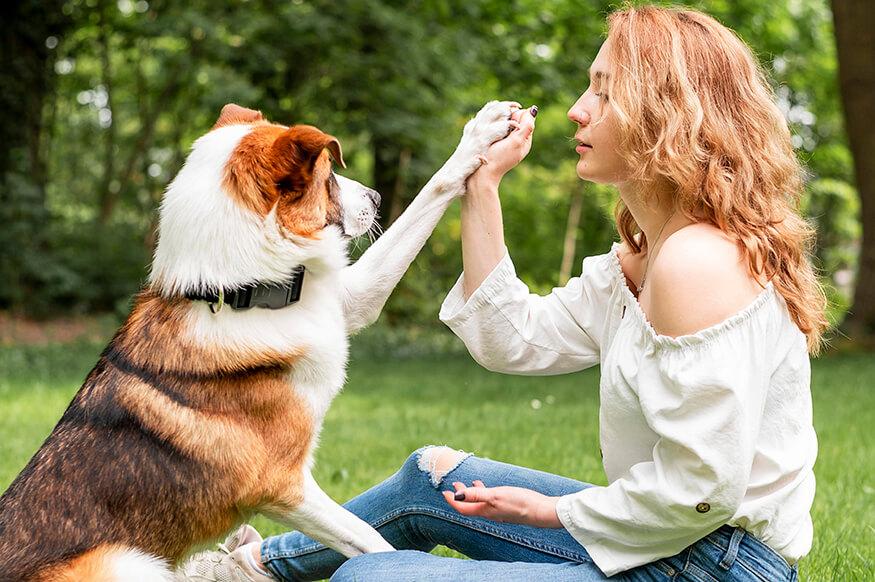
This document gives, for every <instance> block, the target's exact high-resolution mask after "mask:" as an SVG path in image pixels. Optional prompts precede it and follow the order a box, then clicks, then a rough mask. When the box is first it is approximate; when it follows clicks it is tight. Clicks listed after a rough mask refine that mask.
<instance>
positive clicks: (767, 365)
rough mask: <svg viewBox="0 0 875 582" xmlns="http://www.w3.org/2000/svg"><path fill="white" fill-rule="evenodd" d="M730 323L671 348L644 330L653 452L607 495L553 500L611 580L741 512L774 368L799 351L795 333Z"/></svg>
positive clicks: (643, 382) (643, 369)
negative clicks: (791, 350)
mask: <svg viewBox="0 0 875 582" xmlns="http://www.w3.org/2000/svg"><path fill="white" fill-rule="evenodd" d="M736 317H737V318H738V320H736V321H728V322H724V323H725V325H722V326H718V327H717V328H711V329H709V330H706V331H705V332H699V334H696V335H694V336H685V337H682V338H677V339H675V338H668V337H665V336H656V335H655V334H653V333H652V329H650V328H647V329H646V331H647V332H648V333H645V334H644V335H649V336H650V337H649V338H647V339H644V340H642V342H644V343H646V344H647V346H648V347H646V348H645V349H644V356H643V358H642V359H641V360H640V361H639V364H638V369H637V378H638V386H637V388H636V389H637V391H638V394H637V401H638V402H639V406H640V414H641V416H642V417H643V420H644V422H646V425H647V426H648V427H649V429H650V431H652V433H653V434H655V444H654V445H653V448H652V453H650V454H647V455H646V456H647V457H648V458H647V459H646V460H641V461H640V462H636V463H632V464H631V465H630V466H629V468H628V469H627V470H625V471H624V472H623V474H621V475H619V476H617V478H615V479H613V480H612V481H611V483H610V484H609V485H608V486H606V487H592V488H588V489H585V490H583V491H580V492H579V493H576V494H572V495H568V496H565V497H562V498H560V500H559V503H558V506H557V513H558V515H559V518H560V520H561V521H562V523H563V525H564V526H565V527H566V529H567V530H568V531H569V532H570V533H571V534H572V535H573V536H574V537H575V539H577V540H578V541H579V542H580V543H581V544H582V545H583V546H584V547H585V548H586V549H587V551H588V552H589V553H590V555H591V556H592V558H593V560H594V561H595V562H596V564H598V566H599V567H600V568H601V569H602V570H603V571H604V573H605V574H606V575H608V576H610V575H612V574H615V573H617V572H619V571H622V570H626V569H628V568H630V567H634V566H638V565H642V564H646V563H649V562H652V561H654V560H656V559H659V558H662V557H666V556H672V555H675V554H677V553H678V552H680V551H681V550H683V549H684V548H686V547H687V546H689V545H691V544H693V543H694V542H696V541H697V540H699V539H701V538H702V537H704V536H705V535H707V534H708V533H710V532H711V531H713V530H715V529H717V528H718V527H720V526H721V525H723V524H725V523H727V522H729V521H730V519H731V518H732V517H733V515H734V514H735V512H736V510H737V509H738V507H739V506H740V505H741V502H742V500H743V498H744V495H745V491H746V488H747V485H748V482H749V477H750V472H751V466H752V463H753V457H754V454H755V448H756V439H757V435H758V433H759V431H760V429H761V426H760V423H761V418H762V414H763V407H764V403H765V400H766V396H767V392H768V389H769V381H770V374H771V370H773V369H774V366H775V364H774V359H775V358H776V357H780V356H779V352H780V351H781V350H782V349H783V350H785V351H786V350H787V349H788V348H787V345H788V342H789V343H791V344H793V346H794V347H799V346H796V345H795V342H798V341H799V338H798V337H797V336H799V335H800V334H798V330H796V331H797V334H795V335H793V337H791V338H789V339H787V338H782V335H783V336H786V335H787V334H782V333H781V332H779V331H776V329H774V328H770V325H771V324H770V322H769V321H768V318H767V317H766V318H765V319H766V321H763V319H764V318H763V317H759V318H754V317H753V313H747V314H746V315H745V316H744V317H740V316H736ZM755 319H756V321H755ZM785 340H786V341H785ZM802 341H804V340H802ZM782 342H783V344H782ZM782 346H783V347H782ZM603 373H604V371H603ZM604 405H605V403H603V406H604ZM610 413H611V412H610V410H603V411H602V414H610ZM604 421H605V419H604V418H603V419H602V422H604ZM606 440H607V441H610V440H611V437H610V435H606V434H603V435H602V442H603V446H604V447H605V460H606V461H607V460H608V455H609V451H608V447H609V446H610V442H606ZM642 456H644V454H642Z"/></svg>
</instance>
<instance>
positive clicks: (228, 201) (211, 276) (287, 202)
mask: <svg viewBox="0 0 875 582" xmlns="http://www.w3.org/2000/svg"><path fill="white" fill-rule="evenodd" d="M513 107H514V105H513V104H509V103H506V102H491V103H488V104H487V105H485V106H484V107H483V109H481V110H480V112H479V113H478V114H477V115H476V116H475V117H474V118H473V119H471V120H470V121H469V122H468V123H467V124H466V126H465V129H464V131H463V135H462V138H461V141H460V142H459V145H458V147H457V148H456V150H455V152H454V153H453V154H452V156H451V157H450V158H449V159H448V161H447V162H446V163H445V164H444V165H443V166H442V167H441V169H440V170H439V171H438V172H437V173H436V174H435V175H434V176H433V177H432V179H431V180H429V182H428V183H427V184H426V186H425V187H424V188H423V189H422V191H421V192H420V193H419V194H418V195H417V197H416V198H415V199H414V200H413V201H412V202H411V204H410V205H409V207H408V208H407V209H406V210H405V212H404V213H403V214H402V215H401V216H400V217H399V218H398V219H397V220H396V221H395V223H394V224H393V225H392V226H391V227H390V228H389V229H387V231H386V232H385V233H384V234H383V235H382V236H381V237H379V238H378V239H377V240H376V242H375V243H374V244H372V245H371V246H370V248H369V249H368V250H367V251H366V252H365V253H364V254H363V255H362V257H361V258H360V259H359V260H358V261H356V262H355V263H354V264H351V265H350V264H349V261H348V258H347V252H346V247H347V243H348V241H349V240H350V239H351V238H352V237H356V236H361V235H363V234H365V233H367V232H369V230H370V229H371V228H372V226H373V224H374V221H375V218H376V216H377V207H378V205H379V195H378V194H377V193H376V192H374V191H373V190H371V189H368V188H366V187H365V186H363V185H361V184H359V183H357V182H354V181H352V180H350V179H347V178H343V177H342V176H339V175H337V174H335V173H334V171H333V163H332V160H333V162H334V164H337V165H339V166H341V167H345V166H344V162H343V156H342V152H341V147H340V143H339V142H338V140H337V139H335V138H334V137H332V136H330V135H327V134H325V133H323V132H322V131H321V130H319V129H317V128H315V127H312V126H305V125H296V126H292V127H286V126H283V125H278V124H274V123H271V122H269V121H267V120H266V119H265V118H264V117H263V116H262V115H261V113H260V112H257V111H253V110H251V109H247V108H244V107H240V106H237V105H234V104H229V105H227V106H225V107H224V108H223V109H222V112H221V115H220V117H219V119H218V121H217V122H216V124H215V125H214V126H213V128H212V129H211V130H210V131H209V132H208V133H207V134H206V135H204V136H203V137H201V138H199V139H198V140H197V141H196V142H195V143H194V145H193V146H192V150H191V152H190V154H189V156H188V157H187V159H186V162H185V164H184V165H183V168H182V169H181V170H180V172H179V174H178V175H177V176H176V177H175V178H174V180H173V181H172V182H171V183H170V184H169V185H168V187H167V190H166V192H165V195H164V198H163V201H162V204H161V208H160V215H159V236H158V245H157V247H156V250H155V255H154V260H153V264H152V269H151V273H150V276H149V279H148V282H147V284H146V285H145V286H144V288H143V289H142V290H141V291H140V293H139V294H138V296H137V297H136V299H135V301H134V304H133V308H132V311H131V313H130V315H129V316H128V318H127V320H126V321H125V323H124V324H123V325H122V327H121V328H120V329H119V331H118V332H117V334H116V335H115V337H114V338H113V339H112V340H111V342H110V343H109V345H108V346H107V347H106V349H105V350H104V351H103V353H102V354H101V356H100V358H99V360H98V362H97V364H96V365H95V367H94V369H93V370H92V371H91V372H90V373H89V375H88V376H87V378H86V380H85V383H84V385H83V386H82V388H81V389H80V390H79V392H78V393H77V394H76V396H75V397H74V398H73V400H72V402H71V403H70V405H69V407H68V408H67V410H66V411H65V412H64V414H63V416H62V417H61V419H60V421H59V422H58V424H57V426H56V427H55V429H54V430H53V431H52V432H51V434H50V435H49V436H48V438H47V439H46V441H45V443H44V444H43V445H42V447H41V448H40V449H39V450H38V451H37V452H36V454H35V455H34V457H33V458H32V459H31V460H30V462H29V463H28V464H27V465H26V466H25V468H24V469H23V470H22V472H21V474H20V475H18V477H17V478H16V479H15V480H14V481H13V482H12V484H11V485H10V486H9V488H8V490H7V491H6V492H5V493H4V494H3V496H2V498H0V581H3V582H9V581H16V582H18V581H25V582H35V581H40V582H49V581H52V582H62V581H63V582H67V581H69V582H73V581H77V582H79V581H82V580H90V581H107V582H110V581H116V582H117V581H120V580H125V581H135V580H136V581H139V580H142V581H146V580H148V581H150V582H154V581H170V580H172V570H171V568H172V567H173V566H175V565H176V564H178V563H179V562H180V561H181V560H182V559H183V558H185V557H186V556H187V555H189V554H190V553H191V552H192V551H193V550H194V549H196V548H198V547H202V546H204V545H206V544H207V543H209V542H211V541H213V540H215V539H217V538H219V537H220V536H221V535H222V534H224V533H226V532H228V531H230V530H232V529H233V528H234V527H236V526H237V525H239V524H240V523H242V522H244V521H246V520H248V519H249V518H251V516H252V515H253V514H254V513H256V512H260V513H263V514H265V515H267V516H268V517H270V518H272V519H274V520H276V521H278V522H280V523H282V524H284V525H285V526H287V527H290V528H294V529H297V530H299V531H301V532H303V533H304V534H306V535H308V536H311V537H313V538H315V539H317V540H319V541H321V542H323V543H325V544H326V545H328V546H330V547H331V548H334V549H335V550H337V551H339V552H341V553H342V554H344V555H346V556H350V557H351V556H354V555H358V554H361V553H365V552H377V551H391V550H392V549H393V548H392V547H391V546H390V545H389V544H388V543H387V542H386V541H385V540H383V538H382V537H381V536H380V535H379V534H378V533H377V532H376V530H374V529H373V528H371V527H370V526H369V525H367V524H366V523H365V522H363V521H361V520H360V519H358V518H357V517H355V516H354V515H352V514H351V513H349V512H348V511H347V510H345V509H343V508H342V507H341V506H340V505H338V504H337V503H335V502H334V501H332V500H331V499H330V498H329V497H328V495H326V494H325V493H324V492H323V491H322V490H321V489H320V488H319V485H318V484H317V483H316V481H315V480H314V479H313V476H312V474H311V468H312V466H313V455H314V449H315V448H316V443H317V439H318V435H319V430H320V427H321V425H322V421H323V419H324V417H325V414H326V412H327V410H328V408H329V405H330V403H331V401H332V399H333V398H334V397H335V396H336V395H337V394H338V392H339V391H340V390H341V388H342V386H343V384H344V381H345V367H346V362H347V346H348V336H349V335H350V334H352V333H355V332H356V331H358V330H360V329H361V328H363V327H365V326H366V325H368V324H370V323H372V322H373V321H375V320H376V318H377V316H378V315H379V313H380V311H381V310H382V307H383V305H384V304H385V301H386V299H387V298H388V296H389V294H390V293H391V291H392V289H393V288H394V287H395V285H396V284H397V282H398V281H399V279H400V278H401V276H402V274H403V273H404V271H405V270H406V269H407V267H408V266H409V264H410V262H411V261H412V260H413V258H414V257H415V256H416V254H417V253H418V252H419V250H420V249H421V248H422V246H423V245H424V243H425V241H426V239H427V238H428V236H429V235H430V233H431V232H432V230H433V229H434V227H435V225H436V224H437V222H438V220H439V219H440V218H441V216H442V215H443V213H444V211H445V210H446V208H447V207H448V205H449V204H450V202H451V201H452V200H453V199H455V198H457V197H459V196H461V195H462V194H464V192H465V181H466V180H467V178H468V177H469V176H470V175H471V174H472V173H473V172H474V171H475V170H476V169H477V168H478V167H479V166H480V165H481V163H484V162H485V158H484V157H483V156H484V154H485V153H486V149H487V147H488V146H489V145H490V144H492V143H493V142H495V141H497V140H499V139H501V138H503V137H505V136H506V135H507V134H508V133H509V132H510V131H511V130H512V128H513V127H514V122H513V121H512V120H511V113H512V110H513Z"/></svg>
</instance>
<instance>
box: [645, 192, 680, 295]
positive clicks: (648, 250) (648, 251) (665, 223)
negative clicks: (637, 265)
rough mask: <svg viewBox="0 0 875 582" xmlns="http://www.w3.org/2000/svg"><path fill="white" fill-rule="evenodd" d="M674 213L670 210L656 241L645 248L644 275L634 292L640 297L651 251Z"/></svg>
mask: <svg viewBox="0 0 875 582" xmlns="http://www.w3.org/2000/svg"><path fill="white" fill-rule="evenodd" d="M675 212H677V209H675V210H672V211H671V214H669V215H668V218H666V219H665V222H663V223H662V227H660V229H659V233H658V234H657V235H656V240H655V241H653V246H650V245H649V244H648V245H647V247H648V249H647V262H646V263H644V274H643V275H641V284H640V285H638V289H637V290H636V293H638V294H639V295H641V291H642V290H643V289H644V281H646V280H647V269H649V268H650V256H651V251H652V250H653V249H655V248H656V245H657V244H658V243H659V239H660V238H661V237H662V231H664V230H665V227H666V225H667V224H668V221H669V220H671V218H672V216H674V213H675Z"/></svg>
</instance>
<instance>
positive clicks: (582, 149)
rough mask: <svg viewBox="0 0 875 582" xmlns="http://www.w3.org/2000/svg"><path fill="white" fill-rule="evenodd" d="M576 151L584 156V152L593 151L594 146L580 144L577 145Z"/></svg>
mask: <svg viewBox="0 0 875 582" xmlns="http://www.w3.org/2000/svg"><path fill="white" fill-rule="evenodd" d="M575 150H576V151H577V153H579V154H582V153H583V152H588V151H591V150H592V146H591V145H589V144H586V143H583V142H580V143H578V144H577V147H576V148H575Z"/></svg>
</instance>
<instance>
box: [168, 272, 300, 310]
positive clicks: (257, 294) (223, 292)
mask: <svg viewBox="0 0 875 582" xmlns="http://www.w3.org/2000/svg"><path fill="white" fill-rule="evenodd" d="M303 282H304V265H298V266H297V267H295V268H294V269H293V270H292V274H291V276H290V277H289V279H288V280H287V281H286V282H285V283H254V284H252V285H246V286H245V287H237V288H235V289H220V290H219V292H218V293H211V292H207V293H186V295H185V297H186V299H190V300H192V301H206V302H207V303H209V304H210V311H212V312H213V313H218V312H219V310H221V309H222V307H223V306H225V305H227V306H228V307H230V308H231V309H235V310H238V311H243V310H246V309H251V308H253V307H266V308H267V309H282V308H283V307H286V306H288V305H291V304H292V303H295V302H297V301H298V300H300V299H301V286H302V285H303Z"/></svg>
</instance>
